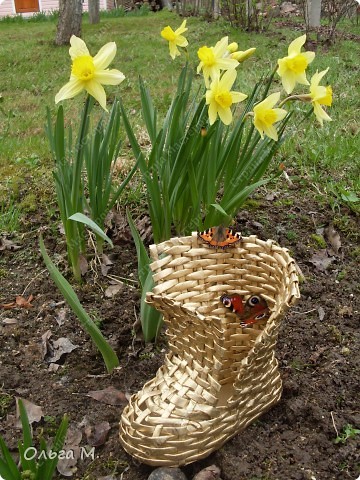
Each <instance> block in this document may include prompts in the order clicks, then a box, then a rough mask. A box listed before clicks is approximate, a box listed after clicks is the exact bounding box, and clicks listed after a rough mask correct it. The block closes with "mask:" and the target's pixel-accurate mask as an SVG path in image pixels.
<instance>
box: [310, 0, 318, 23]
mask: <svg viewBox="0 0 360 480" xmlns="http://www.w3.org/2000/svg"><path fill="white" fill-rule="evenodd" d="M308 2H310V0H308ZM308 12H309V27H320V18H321V0H311V5H310V7H309V8H308Z"/></svg>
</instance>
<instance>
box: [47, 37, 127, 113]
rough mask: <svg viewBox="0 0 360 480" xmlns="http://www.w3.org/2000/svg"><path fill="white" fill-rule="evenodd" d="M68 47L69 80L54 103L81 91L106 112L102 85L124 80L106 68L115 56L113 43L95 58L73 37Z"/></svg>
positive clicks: (122, 76)
mask: <svg viewBox="0 0 360 480" xmlns="http://www.w3.org/2000/svg"><path fill="white" fill-rule="evenodd" d="M70 45H71V46H70V49H69V53H70V57H71V59H72V67H71V75H70V80H69V82H68V83H67V84H66V85H64V86H63V87H62V88H61V89H60V91H59V92H58V93H57V94H56V96H55V103H58V102H60V101H61V100H66V99H67V98H72V97H75V96H76V95H77V94H78V93H80V92H81V91H82V90H86V91H87V92H88V94H89V95H91V96H92V97H94V98H95V100H97V101H98V102H99V104H100V105H101V107H102V108H103V109H104V110H106V111H107V108H106V93H105V90H104V88H103V85H118V84H119V83H120V82H122V81H123V80H124V78H125V76H124V75H123V74H122V73H121V72H120V71H119V70H115V69H113V70H109V69H108V68H107V67H108V66H109V64H110V63H111V62H112V61H113V59H114V57H115V55H116V44H115V42H110V43H107V44H106V45H104V46H103V47H102V48H100V50H99V52H98V53H97V54H96V55H95V57H92V56H91V55H90V53H89V50H88V48H87V46H86V44H85V42H84V41H83V40H81V38H78V37H76V36H75V35H72V37H71V38H70Z"/></svg>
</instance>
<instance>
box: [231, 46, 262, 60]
mask: <svg viewBox="0 0 360 480" xmlns="http://www.w3.org/2000/svg"><path fill="white" fill-rule="evenodd" d="M255 50H256V48H248V49H247V50H245V51H244V52H243V51H242V50H239V51H237V52H233V53H232V54H231V55H230V57H231V58H235V60H237V61H238V62H239V63H242V62H243V61H244V60H246V59H247V58H249V57H251V55H252V54H253V53H254V52H255Z"/></svg>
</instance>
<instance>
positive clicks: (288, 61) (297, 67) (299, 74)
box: [277, 35, 315, 94]
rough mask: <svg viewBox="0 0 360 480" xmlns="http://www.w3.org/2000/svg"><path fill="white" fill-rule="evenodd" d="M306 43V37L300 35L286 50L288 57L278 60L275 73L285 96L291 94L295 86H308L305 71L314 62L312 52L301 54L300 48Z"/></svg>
mask: <svg viewBox="0 0 360 480" xmlns="http://www.w3.org/2000/svg"><path fill="white" fill-rule="evenodd" d="M305 41H306V35H302V36H301V37H299V38H296V39H295V40H294V41H292V42H291V43H290V45H289V48H288V56H287V57H284V58H280V59H279V60H278V65H279V67H278V69H277V73H278V74H279V75H280V77H281V81H282V84H283V87H284V89H285V91H286V93H287V94H289V93H291V92H292V91H293V90H294V88H295V85H296V84H297V83H300V84H301V85H309V82H308V81H307V78H306V73H305V70H306V68H307V66H308V65H309V64H310V63H311V62H312V61H313V60H314V58H315V53H314V52H301V47H302V46H303V45H304V43H305Z"/></svg>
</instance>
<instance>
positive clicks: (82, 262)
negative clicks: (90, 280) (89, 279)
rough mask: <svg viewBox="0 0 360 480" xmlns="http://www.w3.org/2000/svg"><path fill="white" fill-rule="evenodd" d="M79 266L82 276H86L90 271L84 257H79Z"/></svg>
mask: <svg viewBox="0 0 360 480" xmlns="http://www.w3.org/2000/svg"><path fill="white" fill-rule="evenodd" d="M79 266H80V272H81V275H85V273H86V272H87V271H88V261H87V260H86V258H85V257H84V255H79Z"/></svg>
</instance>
